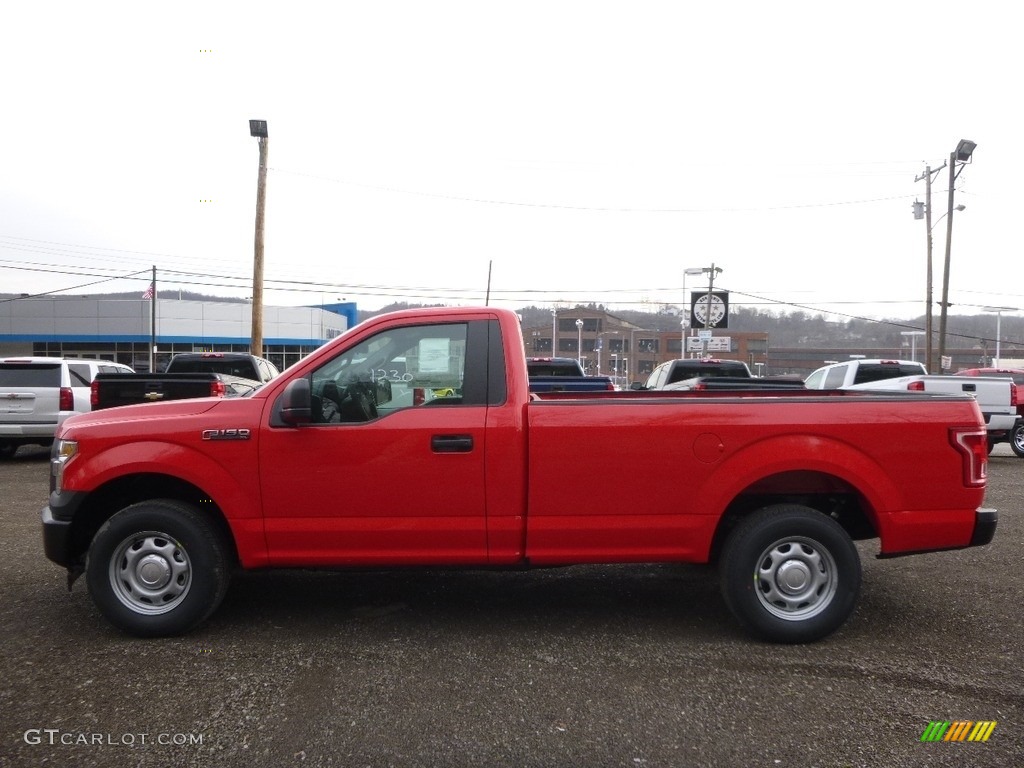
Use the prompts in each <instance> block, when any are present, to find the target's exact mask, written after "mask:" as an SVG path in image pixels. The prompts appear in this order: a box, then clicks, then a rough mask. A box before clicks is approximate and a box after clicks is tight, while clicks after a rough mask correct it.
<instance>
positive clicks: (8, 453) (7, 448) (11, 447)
mask: <svg viewBox="0 0 1024 768" xmlns="http://www.w3.org/2000/svg"><path fill="white" fill-rule="evenodd" d="M17 452H18V444H17V443H0V459H11V458H14V454H16V453H17Z"/></svg>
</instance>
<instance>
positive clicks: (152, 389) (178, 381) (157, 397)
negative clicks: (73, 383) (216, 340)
mask: <svg viewBox="0 0 1024 768" xmlns="http://www.w3.org/2000/svg"><path fill="white" fill-rule="evenodd" d="M277 375H278V370H277V368H276V367H275V366H274V365H273V363H271V362H270V361H269V360H264V359H263V358H262V357H255V356H254V355H249V354H245V353H242V352H184V353H181V354H178V355H175V356H174V357H172V358H171V362H170V363H169V364H168V366H167V370H165V371H164V372H163V373H133V374H117V375H114V374H100V375H98V376H97V377H96V378H95V379H94V380H93V382H92V390H91V395H90V400H91V403H92V409H93V410H94V411H96V410H100V409H102V408H113V407H115V406H118V405H136V404H139V403H152V402H163V401H166V400H184V399H187V398H192V397H238V396H241V395H246V394H248V393H250V392H252V391H253V390H255V389H256V388H257V387H259V386H261V385H263V384H265V383H266V382H268V381H270V379H272V378H274V377H275V376H277Z"/></svg>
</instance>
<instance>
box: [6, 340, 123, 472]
mask: <svg viewBox="0 0 1024 768" xmlns="http://www.w3.org/2000/svg"><path fill="white" fill-rule="evenodd" d="M97 373H132V369H131V368H129V367H128V366H127V365H122V364H121V363H114V362H111V361H109V360H88V359H85V358H75V359H63V358H59V357H5V358H0V459H5V458H9V457H11V456H13V455H14V452H15V451H17V450H18V447H19V446H22V445H44V446H45V445H50V444H51V443H52V442H53V436H54V434H55V433H56V432H57V427H58V426H60V425H61V423H63V421H64V419H66V418H67V417H68V416H74V415H75V414H76V413H85V412H86V411H89V410H91V406H90V405H89V385H90V384H92V380H93V379H94V378H96V374H97Z"/></svg>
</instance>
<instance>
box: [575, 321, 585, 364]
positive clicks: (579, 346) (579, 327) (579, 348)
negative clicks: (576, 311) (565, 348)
mask: <svg viewBox="0 0 1024 768" xmlns="http://www.w3.org/2000/svg"><path fill="white" fill-rule="evenodd" d="M576 362H577V363H579V364H580V366H582V365H583V320H581V319H580V318H578V317H577V318H576Z"/></svg>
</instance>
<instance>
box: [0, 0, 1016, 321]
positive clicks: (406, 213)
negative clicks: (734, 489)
mask: <svg viewBox="0 0 1024 768" xmlns="http://www.w3.org/2000/svg"><path fill="white" fill-rule="evenodd" d="M0 13H2V17H0V19H2V24H0V29H2V32H0V67H2V71H3V73H4V75H3V77H2V78H0V93H2V94H3V101H2V103H3V115H4V116H3V119H2V121H0V139H2V144H0V146H2V147H3V162H2V166H0V212H2V216H0V291H3V292H14V293H21V292H24V293H39V292H44V291H54V290H58V289H72V288H76V287H77V286H85V285H86V284H90V283H95V282H96V281H98V280H102V279H105V278H108V277H112V276H117V275H125V274H129V273H137V272H142V273H143V274H140V275H138V276H136V277H135V278H134V279H130V280H114V281H108V282H102V283H98V284H96V285H94V286H93V285H90V286H89V287H86V288H81V289H76V290H73V291H70V292H75V293H81V292H85V293H87V292H89V291H108V290H129V291H131V290H138V291H139V292H140V294H141V292H142V290H144V289H145V286H146V285H147V284H148V279H149V278H148V270H150V268H151V267H152V266H153V265H155V266H156V267H157V275H158V288H160V289H161V290H162V291H176V290H177V289H178V288H179V287H182V288H186V289H192V290H200V291H205V292H208V293H216V294H222V295H232V296H248V295H251V280H252V262H253V236H254V212H255V199H256V172H257V165H258V145H257V141H256V139H254V138H251V137H250V136H249V130H248V120H249V119H250V118H260V119H265V120H267V121H268V125H269V133H270V139H269V169H270V170H269V173H268V181H267V207H266V288H265V294H264V300H265V302H266V303H268V304H309V303H318V302H320V301H334V300H336V299H338V298H345V299H348V300H352V301H357V302H358V303H359V305H360V307H362V308H366V309H374V308H378V307H380V306H382V305H384V304H388V303H391V302H392V301H396V300H407V301H414V302H419V301H441V302H447V303H459V304H469V303H481V304H482V303H483V302H484V300H485V298H486V292H487V288H488V276H489V275H490V302H491V304H497V305H504V306H513V307H520V306H526V305H530V304H535V305H539V306H551V305H553V304H560V305H565V304H566V303H574V302H577V301H596V302H600V303H604V304H606V305H607V306H608V307H609V308H610V309H612V310H613V311H614V310H616V309H642V308H644V307H645V306H646V307H647V308H650V309H655V308H657V307H658V306H659V305H662V304H670V305H678V304H680V303H681V302H682V301H683V289H684V278H683V270H684V269H686V268H692V267H709V266H710V265H712V264H714V265H716V266H718V267H721V268H722V269H723V272H722V273H721V275H720V276H719V277H718V278H717V279H716V284H715V285H716V288H721V289H723V290H728V291H730V293H731V298H732V301H733V303H734V304H747V305H754V306H759V307H762V308H773V309H777V310H783V311H787V310H792V309H794V308H804V309H806V308H811V309H818V310H821V311H824V312H836V313H841V314H839V315H837V317H841V316H842V315H853V316H868V317H883V316H885V317H912V316H916V315H920V314H921V313H922V312H923V311H924V300H925V287H926V279H925V274H926V272H925V266H926V227H925V222H924V221H923V220H922V221H915V220H914V218H913V214H912V203H913V201H914V200H915V199H920V200H922V201H923V200H924V198H925V183H924V181H923V180H922V181H916V182H915V177H917V176H920V175H922V174H923V173H924V171H925V168H926V166H928V165H931V166H932V167H933V168H936V169H937V168H939V167H940V166H942V165H943V163H944V162H945V161H946V160H947V159H948V157H949V153H950V152H951V151H952V150H953V149H954V148H955V146H956V144H957V142H958V141H959V140H960V139H962V138H968V139H972V140H973V141H975V142H977V145H978V147H977V149H976V151H975V153H974V158H973V162H972V163H971V164H969V165H967V166H966V167H964V169H963V170H962V172H961V174H960V176H959V179H958V181H957V184H956V187H955V189H956V192H955V195H956V198H955V202H956V204H963V205H965V206H966V207H967V208H966V210H965V211H964V212H963V213H957V214H955V215H954V228H953V241H952V246H953V248H952V269H951V281H950V301H951V302H952V303H953V304H954V306H953V308H952V310H951V311H952V312H953V313H956V312H965V313H967V312H971V313H973V312H977V311H979V309H980V308H981V307H985V306H1006V307H1024V280H1022V276H1024V268H1022V264H1024V258H1022V254H1021V246H1020V231H1019V230H1020V227H1019V224H1018V222H1019V213H1020V209H1021V202H1020V197H1021V195H1020V192H1019V188H1020V183H1019V178H1020V177H1021V174H1022V172H1024V169H1022V167H1021V161H1022V158H1024V152H1022V148H1024V111H1022V109H1021V104H1020V100H1021V97H1020V88H1021V85H1020V82H1021V75H1022V74H1024V68H1022V54H1021V51H1022V45H1021V42H1020V35H1021V29H1022V28H1024V25H1022V24H1021V22H1022V21H1024V12H1022V11H1021V9H1020V6H1017V5H1016V4H1010V3H998V4H997V3H988V2H974V3H971V4H968V5H965V4H964V3H952V2H936V1H935V0H931V1H930V2H891V0H890V2H863V1H862V2H858V3H850V4H838V3H821V2H776V3H766V2H746V1H745V0H743V1H740V2H717V3H715V2H712V3H706V2H702V3H695V2H674V3H669V2H639V1H633V2H617V3H611V2H593V1H590V2H557V0H545V1H544V2H523V1H517V2H515V3H511V2H505V3H497V2H466V3H451V2H430V3H427V2H420V3H406V2H374V3H366V2H359V3H354V2H335V3H326V2H324V3H304V2H294V1H292V2H288V3H283V2H275V3H259V2H244V3H227V2H215V1H213V0H211V1H209V2H204V3H192V2H176V3H165V4H157V3H143V2H126V3H119V2H105V1H104V0H93V2H89V3H79V2H75V3H65V2H47V1H46V0H41V1H40V2H33V3H5V4H4V7H3V10H2V12H0ZM948 183H949V175H948V171H947V170H943V171H941V172H939V173H937V174H935V176H934V188H933V201H932V202H933V210H934V216H935V217H936V218H938V216H940V215H941V214H943V213H945V211H946V208H947V189H948ZM933 232H934V235H935V241H934V257H935V276H934V293H935V300H936V302H937V301H938V300H939V298H940V293H941V284H942V262H943V256H944V249H945V240H946V220H945V219H943V220H941V222H938V223H937V225H936V226H935V227H934V228H933ZM185 273H187V274H185ZM702 286H703V287H706V281H705V279H704V278H703V277H688V278H686V285H685V288H686V290H687V291H690V290H692V289H697V288H700V287H702ZM282 289H288V290H282ZM935 311H936V315H937V313H938V306H937V305H936V307H935Z"/></svg>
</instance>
